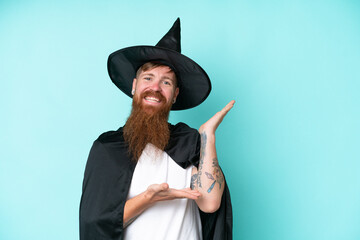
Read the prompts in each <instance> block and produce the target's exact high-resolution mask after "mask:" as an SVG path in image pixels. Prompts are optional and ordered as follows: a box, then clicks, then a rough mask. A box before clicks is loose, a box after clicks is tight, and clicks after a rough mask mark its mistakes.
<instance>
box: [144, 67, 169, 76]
mask: <svg viewBox="0 0 360 240" xmlns="http://www.w3.org/2000/svg"><path fill="white" fill-rule="evenodd" d="M149 73H152V74H155V73H156V74H162V75H171V76H172V75H174V76H175V73H174V71H173V70H172V69H171V68H170V67H168V66H157V67H153V68H149V69H143V70H142V71H141V73H140V74H149Z"/></svg>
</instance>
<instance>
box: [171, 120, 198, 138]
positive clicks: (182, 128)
mask: <svg viewBox="0 0 360 240" xmlns="http://www.w3.org/2000/svg"><path fill="white" fill-rule="evenodd" d="M170 132H171V134H172V135H173V134H179V133H182V134H184V133H185V134H186V133H187V134H198V130H196V129H195V128H192V127H189V126H188V125H187V124H186V123H183V122H179V123H177V124H176V125H172V124H170Z"/></svg>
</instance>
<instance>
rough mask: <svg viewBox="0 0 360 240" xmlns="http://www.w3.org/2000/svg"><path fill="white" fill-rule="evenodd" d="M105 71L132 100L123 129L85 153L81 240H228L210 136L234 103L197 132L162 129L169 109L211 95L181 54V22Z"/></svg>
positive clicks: (120, 54) (116, 57)
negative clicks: (156, 40)
mask: <svg viewBox="0 0 360 240" xmlns="http://www.w3.org/2000/svg"><path fill="white" fill-rule="evenodd" d="M108 70H109V74H110V77H111V79H112V81H113V82H114V83H115V84H116V86H118V87H119V88H120V89H121V90H122V91H123V92H124V93H126V94H127V95H129V96H132V97H133V104H132V112H131V115H130V116H129V118H128V120H127V122H126V124H125V126H124V127H123V128H120V129H119V130H118V131H111V132H107V133H104V134H102V135H101V136H100V137H99V138H98V139H97V140H96V141H95V142H94V144H93V147H92V149H91V151H90V154H89V158H88V162H87V166H86V170H85V176H84V183H83V194H82V199H81V204H80V239H81V240H95V239H101V240H105V239H231V238H232V213H231V203H230V196H229V192H228V189H227V187H226V183H225V180H224V177H223V173H222V171H221V169H220V167H219V164H218V160H217V157H216V149H215V130H216V128H217V127H218V125H219V124H220V123H221V121H222V119H223V118H224V116H225V115H226V113H227V112H228V111H229V110H230V109H231V107H232V106H233V104H234V101H231V102H230V103H229V104H228V105H227V106H226V107H225V108H224V109H223V110H221V111H220V112H218V113H217V114H215V115H214V117H212V118H211V119H210V120H209V121H207V122H206V123H205V124H203V125H202V126H201V127H200V129H199V132H197V131H196V130H195V129H192V128H190V127H188V126H187V125H186V124H184V123H178V124H176V125H171V124H168V122H167V121H168V116H169V112H170V110H182V109H187V108H191V107H194V106H197V105H199V104H200V103H201V102H203V101H204V100H205V99H206V97H207V96H208V95H209V93H210V90H211V85H210V80H209V78H208V76H207V74H206V73H205V71H204V70H203V69H202V68H201V67H200V66H199V65H198V64H196V63H195V62H193V61H192V60H191V59H189V58H187V57H186V56H184V55H182V54H181V53H180V20H179V19H177V20H176V22H175V23H174V25H173V27H172V28H171V29H170V31H169V32H168V33H167V34H166V35H165V36H164V37H163V38H162V39H161V40H160V42H159V43H158V44H157V45H156V46H155V47H153V46H136V47H130V48H125V49H121V50H119V51H117V52H114V53H113V54H111V55H110V56H109V60H108ZM134 76H135V78H134ZM131 79H133V80H131ZM199 133H200V134H199ZM190 186H191V188H190ZM199 209H200V211H199Z"/></svg>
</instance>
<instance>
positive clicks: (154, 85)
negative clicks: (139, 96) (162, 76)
mask: <svg viewBox="0 0 360 240" xmlns="http://www.w3.org/2000/svg"><path fill="white" fill-rule="evenodd" d="M151 89H152V90H153V91H157V92H161V87H160V81H153V83H152V84H151Z"/></svg>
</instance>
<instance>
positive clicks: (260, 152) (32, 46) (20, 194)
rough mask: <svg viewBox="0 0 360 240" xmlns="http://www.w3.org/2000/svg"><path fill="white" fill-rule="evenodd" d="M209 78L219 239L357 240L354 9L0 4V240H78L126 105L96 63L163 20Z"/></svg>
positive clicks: (202, 111) (146, 39) (345, 5)
mask: <svg viewBox="0 0 360 240" xmlns="http://www.w3.org/2000/svg"><path fill="white" fill-rule="evenodd" d="M178 16H179V17H180V18H181V21H182V52H183V53H184V54H185V55H187V56H189V57H191V58H192V59H194V60H195V61H197V62H198V63H199V64H200V65H201V66H202V67H203V68H204V69H205V70H206V71H207V73H208V74H209V76H210V78H211V80H212V84H213V90H212V92H211V94H210V96H209V98H208V99H207V101H206V102H204V103H203V104H202V105H201V106H199V107H197V108H194V109H191V110H186V111H180V112H173V113H172V115H171V119H170V121H171V122H173V123H176V122H178V121H184V122H186V123H188V124H189V125H191V126H192V127H195V128H198V127H199V126H200V125H201V124H202V123H203V122H205V121H206V120H207V119H208V118H209V117H211V116H212V115H213V114H214V113H215V112H216V111H218V110H220V109H221V108H222V107H223V106H224V105H225V104H226V103H227V102H228V101H230V100H231V99H235V100H236V104H235V107H234V108H233V109H232V110H231V112H230V113H229V114H228V116H227V117H226V118H225V120H224V122H223V123H222V125H220V127H219V129H218V131H217V149H218V157H219V160H220V164H221V166H222V168H223V170H224V172H225V174H226V177H227V181H228V184H229V186H230V189H231V194H232V200H233V207H234V239H246V240H264V239H265V240H304V239H307V240H315V239H316V240H319V239H324V240H325V239H326V240H332V239H334V240H335V239H341V240H355V239H360V228H359V226H360V191H359V184H360V174H359V169H360V163H359V160H360V153H359V143H360V127H359V122H360V110H359V103H360V95H359V90H360V81H359V80H360V73H359V66H360V44H359V43H360V4H359V2H358V1H350V0H338V1H336V0H335V1H330V0H327V1H325V0H324V1H321V0H319V1H316V0H314V1H306V0H304V1H280V0H279V1H277V0H275V1H260V0H255V1H221V2H220V1H176V2H175V1H160V0H158V1H139V0H136V1H70V0H64V1H41V0H33V1H21V0H15V1H10V0H8V1H6V0H2V1H0V91H1V94H0V107H1V119H0V126H1V134H0V146H1V151H0V239H2V240H18V239H37V240H48V239H52V240H57V239H59V240H64V239H78V207H79V201H80V195H81V185H82V177H83V172H84V167H85V163H86V159H87V155H88V152H89V149H90V147H91V145H92V142H93V141H94V140H95V139H96V138H97V136H98V135H99V134H101V133H102V132H104V131H108V130H113V129H117V128H118V127H120V126H122V125H123V124H124V122H125V120H126V118H127V116H128V114H129V112H130V104H131V99H130V98H128V97H127V96H125V95H124V94H122V93H121V92H120V91H119V90H118V89H117V88H116V87H115V85H113V84H112V82H111V81H110V79H109V77H108V75H107V69H106V61H107V57H108V55H109V54H110V53H111V52H113V51H115V50H118V49H120V48H123V47H127V46H133V45H154V44H156V43H157V41H158V40H159V39H160V38H161V37H162V36H163V35H164V34H165V33H166V31H167V30H168V29H169V28H170V26H171V25H172V23H173V21H175V19H176V17H178Z"/></svg>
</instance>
